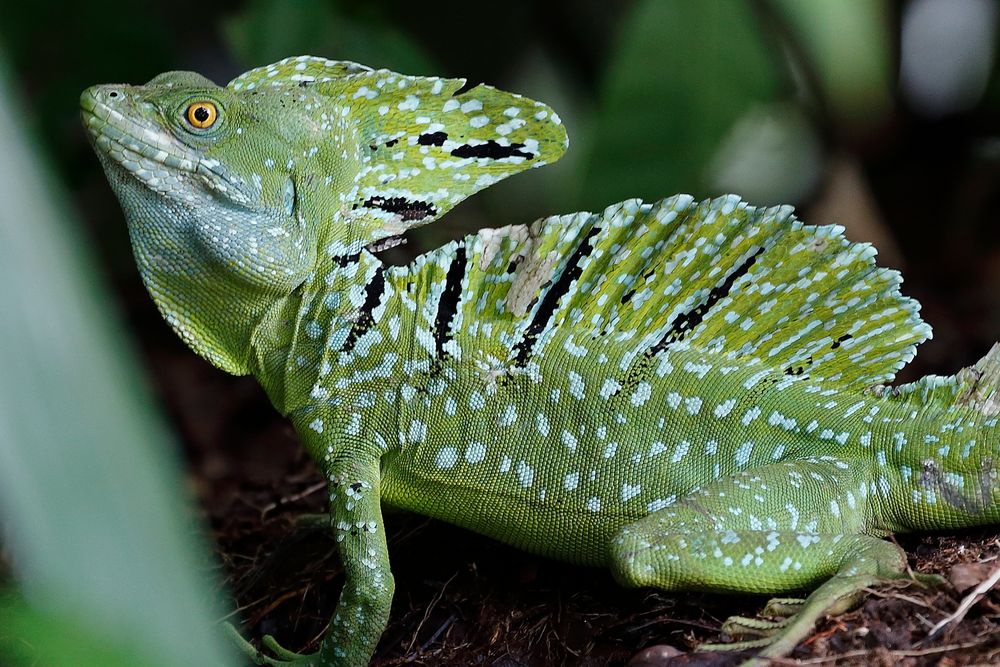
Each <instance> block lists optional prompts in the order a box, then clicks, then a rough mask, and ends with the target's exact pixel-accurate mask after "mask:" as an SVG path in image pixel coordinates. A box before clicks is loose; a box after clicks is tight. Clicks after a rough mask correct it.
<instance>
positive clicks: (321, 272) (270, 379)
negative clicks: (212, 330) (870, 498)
mask: <svg viewBox="0 0 1000 667" xmlns="http://www.w3.org/2000/svg"><path fill="white" fill-rule="evenodd" d="M383 270H384V266H383V264H382V262H381V261H380V260H379V259H378V258H377V257H375V256H374V255H372V254H371V253H370V252H368V251H366V250H362V251H361V252H359V253H358V254H354V255H346V256H345V255H335V256H332V257H330V256H325V255H324V257H323V259H322V260H321V262H320V263H319V265H318V267H317V270H316V271H315V272H313V273H312V274H310V275H309V276H308V277H307V278H306V280H305V282H304V283H303V284H302V285H300V286H299V288H298V289H296V290H295V291H294V292H293V293H292V294H290V295H288V296H287V297H285V298H283V299H280V300H278V301H275V302H273V303H272V305H271V308H270V309H269V310H268V311H267V312H266V313H264V314H263V316H262V317H261V318H260V320H259V324H258V326H257V327H256V329H255V331H254V332H253V340H252V345H251V347H252V372H253V373H254V375H255V376H256V377H257V378H258V379H259V380H260V382H261V384H262V385H263V387H264V389H265V391H267V394H268V396H269V397H270V398H271V402H272V403H273V404H274V405H275V407H276V408H277V409H278V410H279V411H280V412H281V413H282V414H284V415H286V416H287V415H290V414H292V413H295V412H298V411H301V410H303V409H308V410H310V411H313V410H321V411H323V412H339V411H341V408H348V409H349V408H350V406H351V405H352V404H353V402H352V401H353V399H352V398H351V397H350V391H349V389H347V388H346V387H345V386H341V385H344V384H345V383H338V382H337V380H336V378H338V377H341V376H343V375H344V374H345V373H347V374H350V373H351V372H354V371H355V370H357V369H356V368H354V367H353V365H351V364H348V365H346V366H345V363H344V362H345V350H350V349H351V348H353V346H354V345H355V343H356V342H357V340H358V339H359V337H360V336H362V335H363V334H364V333H365V331H367V330H368V329H369V328H371V327H372V326H373V323H374V321H375V318H374V315H373V311H374V310H375V309H376V308H378V307H379V303H378V301H379V300H381V297H382V289H381V288H379V289H377V290H376V289H374V288H373V285H378V284H380V283H381V278H380V276H381V274H382V272H383Z"/></svg>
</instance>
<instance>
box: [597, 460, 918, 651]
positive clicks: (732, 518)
mask: <svg viewBox="0 0 1000 667" xmlns="http://www.w3.org/2000/svg"><path fill="white" fill-rule="evenodd" d="M863 474H864V473H863V471H859V470H858V469H857V467H851V466H843V464H842V463H841V462H833V461H819V460H812V461H794V462H786V463H779V464H774V465H769V466H765V467H763V468H759V469H756V470H752V471H746V472H744V473H740V474H738V475H734V476H732V477H728V478H723V479H720V480H718V481H717V482H714V483H713V484H711V485H708V486H706V487H704V488H702V489H700V490H697V491H694V492H692V493H691V494H689V495H688V496H686V497H684V498H682V499H681V500H679V501H678V502H677V503H676V504H674V505H672V506H670V507H666V508H663V509H660V510H658V511H656V512H653V513H651V514H649V515H648V516H646V517H644V518H642V519H640V520H638V521H636V522H634V523H632V524H629V525H627V526H625V527H624V528H623V529H622V530H621V531H620V532H619V534H618V535H617V536H616V538H615V539H614V540H613V542H612V547H611V549H612V551H611V565H612V569H613V572H614V574H615V576H616V578H617V579H618V580H619V581H621V582H622V583H624V584H625V585H630V586H653V587H657V588H663V589H672V590H702V591H712V592H745V593H786V592H789V591H798V590H809V589H813V591H812V593H811V594H810V595H808V596H807V597H806V598H805V599H804V600H799V599H793V598H777V599H775V600H773V601H772V602H771V603H770V604H769V606H768V608H767V609H765V614H766V615H769V616H776V617H779V618H778V620H774V621H763V620H759V619H747V618H742V617H733V618H731V619H729V620H728V621H727V622H726V623H725V624H724V625H723V631H724V632H725V633H726V634H727V635H730V636H733V637H735V638H738V639H746V640H747V641H740V642H736V643H734V644H725V645H717V644H713V645H704V646H701V647H699V650H744V649H750V648H755V649H762V650H761V651H760V655H761V656H762V657H780V656H783V655H786V654H788V653H789V652H790V651H792V650H793V649H794V648H795V646H796V645H797V644H798V643H799V642H801V641H802V640H804V639H805V638H806V637H807V636H808V635H809V633H810V632H812V630H813V628H814V626H815V624H816V621H818V620H819V619H821V618H822V617H823V616H826V615H830V614H838V613H842V612H844V611H847V610H848V609H850V608H851V607H852V606H854V605H855V604H856V603H857V602H858V600H859V599H860V597H861V595H862V593H863V591H864V589H865V588H867V587H869V586H872V585H874V584H876V583H878V582H879V581H881V580H885V579H894V578H901V577H905V576H906V560H905V555H904V554H903V552H902V551H901V550H900V549H899V547H897V546H896V545H894V544H892V543H890V542H886V541H885V540H882V539H879V538H877V537H874V536H872V535H869V534H865V533H866V532H869V531H868V529H869V526H870V525H871V523H872V522H873V520H872V511H871V506H870V505H869V504H868V502H867V498H861V497H859V496H858V494H859V491H858V490H859V488H860V487H861V486H862V484H861V479H860V478H861V476H862V475H863ZM792 480H794V484H792V485H790V481H792ZM793 491H794V493H792V492H793ZM848 496H849V497H850V500H848ZM831 507H836V508H837V510H836V511H831Z"/></svg>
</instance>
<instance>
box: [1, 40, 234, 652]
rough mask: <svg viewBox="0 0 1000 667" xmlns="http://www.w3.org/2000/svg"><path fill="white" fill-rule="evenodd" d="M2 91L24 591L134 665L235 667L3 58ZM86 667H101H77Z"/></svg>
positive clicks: (7, 409) (175, 482)
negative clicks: (120, 649) (123, 652)
mask: <svg viewBox="0 0 1000 667" xmlns="http://www.w3.org/2000/svg"><path fill="white" fill-rule="evenodd" d="M0 89H2V90H4V91H5V95H4V96H2V97H0V201H2V202H3V206H2V207H0V303H2V304H3V310H2V311H0V368H2V369H3V371H2V373H0V510H2V512H3V515H4V522H5V524H6V526H7V527H8V528H9V531H8V534H9V543H8V544H9V546H10V550H11V552H12V553H13V555H14V559H13V560H14V566H15V573H16V574H17V576H18V577H19V579H20V583H21V591H22V592H23V594H24V596H25V598H26V599H27V600H28V602H29V603H30V604H31V605H32V606H33V607H34V608H35V609H36V610H38V611H39V613H41V614H43V615H44V616H45V617H47V618H51V617H62V618H70V619H86V622H87V625H88V628H87V629H88V631H90V632H93V633H94V636H95V637H102V638H105V639H106V638H120V639H122V640H123V641H125V642H126V643H127V644H129V645H131V646H133V647H136V650H142V651H143V652H144V653H143V659H142V660H140V661H135V662H134V663H133V664H142V665H147V664H148V665H153V664H156V665H166V666H172V665H177V666H178V667H179V666H181V665H183V666H189V665H226V664H231V663H230V662H229V660H228V656H227V652H226V650H225V644H224V643H223V641H222V635H221V633H219V632H217V630H216V627H215V625H214V622H213V621H214V618H215V617H217V615H216V612H215V611H214V610H213V609H212V605H211V604H210V602H209V600H208V598H210V596H211V591H213V590H214V586H213V585H212V584H210V583H209V582H208V581H207V578H206V577H204V576H200V575H199V572H201V571H202V570H201V563H200V562H199V559H198V557H197V555H196V554H198V553H203V552H204V547H195V546H194V545H193V544H192V542H193V541H194V540H193V539H192V538H193V537H194V536H195V534H196V533H197V530H196V529H195V527H193V526H191V525H189V524H188V522H187V521H186V520H185V519H184V518H183V517H184V515H185V511H186V509H185V506H184V505H183V503H182V502H181V498H180V493H179V492H178V490H179V489H183V488H184V484H183V482H182V479H181V476H180V474H179V471H178V463H177V460H176V458H175V457H174V456H172V455H171V454H172V453H173V450H174V443H172V442H171V440H170V438H169V437H168V436H167V434H166V431H165V428H164V425H163V423H162V421H161V420H160V419H159V418H158V416H157V415H156V414H155V412H154V410H153V409H152V407H151V403H152V402H151V400H150V396H149V392H148V391H147V390H146V388H145V387H143V386H142V385H141V384H140V383H139V380H138V376H137V374H136V370H135V363H134V359H133V354H132V350H131V348H130V346H129V345H128V344H127V343H126V342H125V338H124V336H123V334H122V331H121V328H120V326H119V324H118V321H117V318H116V315H115V314H114V313H113V312H112V310H111V309H110V308H109V307H108V304H107V302H106V300H105V299H106V298H105V297H104V296H103V286H102V284H101V280H100V279H99V277H98V276H97V275H96V273H95V271H94V269H93V266H92V265H91V264H90V260H89V257H88V256H86V255H85V253H84V250H85V248H86V244H85V243H84V241H83V239H82V238H81V237H80V235H79V234H78V227H77V223H75V221H73V220H72V218H71V216H69V215H68V213H67V211H66V210H65V209H64V208H63V207H62V204H61V203H62V202H64V201H66V195H65V193H64V192H63V190H62V188H61V187H60V185H59V184H58V183H56V182H54V181H53V180H51V179H50V178H48V177H47V172H46V169H45V168H44V167H43V165H42V160H41V158H40V157H39V154H38V153H37V151H35V150H33V148H32V146H30V145H29V143H28V141H27V139H26V135H25V133H24V130H23V128H22V127H21V125H20V123H19V122H18V121H19V119H21V118H22V117H23V116H22V114H20V113H19V111H20V109H18V108H17V107H16V103H15V101H14V100H13V99H12V98H13V97H15V96H14V95H12V90H13V85H12V84H11V82H10V79H9V78H8V77H7V75H6V69H5V67H4V63H3V58H2V55H0ZM93 168H94V169H96V168H97V164H96V160H95V161H94V165H93ZM122 233H123V234H124V229H123V231H122ZM33 627H40V626H37V625H36V626H33ZM78 629H79V630H80V631H82V628H78ZM26 640H28V641H32V642H34V643H36V644H37V643H38V641H39V640H41V641H45V640H46V638H45V637H41V638H40V637H29V638H26ZM91 664H94V665H103V664H105V663H102V662H97V663H85V662H82V661H80V662H77V663H75V665H79V666H84V665H91Z"/></svg>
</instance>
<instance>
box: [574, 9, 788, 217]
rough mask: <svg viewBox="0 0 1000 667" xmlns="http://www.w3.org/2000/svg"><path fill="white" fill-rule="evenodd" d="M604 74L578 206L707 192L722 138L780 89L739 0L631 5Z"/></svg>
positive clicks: (771, 58)
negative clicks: (710, 167) (709, 167)
mask: <svg viewBox="0 0 1000 667" xmlns="http://www.w3.org/2000/svg"><path fill="white" fill-rule="evenodd" d="M617 43H618V46H617V50H616V51H615V53H614V56H613V57H612V59H611V61H610V63H609V65H608V67H607V70H606V71H605V74H604V77H603V83H602V90H601V93H600V95H599V99H600V106H599V108H598V111H597V116H596V118H595V119H594V122H593V126H592V138H591V143H592V148H591V151H590V154H589V155H588V156H587V159H586V161H585V165H584V168H583V178H582V180H581V186H582V187H581V190H580V192H579V197H578V199H579V201H580V203H582V204H583V205H584V207H591V208H602V207H604V206H606V205H607V204H608V203H609V202H614V201H619V200H621V199H624V198H627V197H643V198H646V199H658V198H660V197H663V196H665V195H666V194H668V193H673V192H690V193H692V194H694V195H696V196H698V197H702V196H705V195H707V194H710V192H709V188H708V187H706V185H707V184H706V180H705V179H706V166H707V163H708V161H709V159H710V158H711V156H712V155H713V153H714V151H715V150H716V148H717V147H718V145H719V143H720V142H721V140H722V138H723V137H724V136H725V134H726V133H727V132H728V131H729V130H730V128H731V127H732V126H733V124H734V123H735V122H736V120H737V119H739V118H740V117H741V116H742V115H743V114H744V113H746V112H747V111H748V110H749V109H750V108H751V107H752V106H754V105H755V104H756V103H758V102H763V101H767V100H771V99H772V98H774V97H775V96H776V95H777V94H778V92H779V91H780V90H781V89H782V87H783V85H784V84H785V81H784V78H783V72H782V68H781V61H780V59H778V58H777V57H776V54H774V53H772V52H771V50H770V49H769V48H768V46H767V45H766V42H765V40H764V36H763V35H762V34H761V31H760V26H759V22H758V17H757V16H756V15H755V14H754V12H753V11H752V10H751V7H750V4H749V3H748V2H744V1H743V0H724V1H720V2H688V1H687V0H644V1H642V2H639V3H638V4H636V6H635V9H634V10H633V11H632V13H631V15H630V16H629V18H628V20H627V21H626V22H625V24H624V25H623V26H622V29H621V31H620V32H619V34H618V38H617Z"/></svg>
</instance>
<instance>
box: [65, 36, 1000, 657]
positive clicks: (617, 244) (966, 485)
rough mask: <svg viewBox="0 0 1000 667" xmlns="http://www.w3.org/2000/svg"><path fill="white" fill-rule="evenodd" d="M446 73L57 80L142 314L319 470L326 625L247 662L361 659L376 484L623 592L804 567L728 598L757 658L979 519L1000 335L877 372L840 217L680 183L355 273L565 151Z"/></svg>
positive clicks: (733, 585)
mask: <svg viewBox="0 0 1000 667" xmlns="http://www.w3.org/2000/svg"><path fill="white" fill-rule="evenodd" d="M463 83H464V82H463V81H462V80H456V79H441V78H424V77H411V76H403V75H400V74H397V73H394V72H390V71H386V70H372V69H369V68H367V67H364V66H361V65H357V64H354V63H348V62H336V61H330V60H325V59H322V58H313V57H304V56H303V57H297V58H289V59H286V60H283V61H281V62H279V63H275V64H273V65H270V66H267V67H261V68H258V69H254V70H251V71H249V72H247V73H245V74H243V75H241V76H239V77H237V78H236V79H234V80H233V81H231V82H230V83H229V84H228V85H227V86H225V87H219V86H216V85H215V84H213V83H212V82H211V81H209V80H207V79H205V78H203V77H201V76H199V75H197V74H193V73H190V72H170V73H166V74H162V75H160V76H157V77H156V78H154V79H153V80H151V81H150V82H149V83H147V84H146V85H143V86H127V85H104V86H95V87H93V88H90V89H88V90H87V91H85V92H84V93H83V96H82V107H83V119H84V123H85V125H86V127H87V129H88V130H89V133H90V136H91V139H92V141H93V143H94V145H95V147H96V150H97V154H98V156H99V158H100V160H101V163H102V164H103V166H104V169H105V171H106V173H107V177H108V180H109V181H110V183H111V186H112V188H113V189H114V191H115V193H116V194H117V196H118V198H119V200H120V201H121V205H122V209H123V211H124V213H125V217H126V219H127V221H128V229H129V233H130V236H131V240H132V246H133V249H134V253H135V257H136V260H137V262H138V265H139V268H140V271H141V274H142V278H143V280H144V282H145V284H146V286H147V287H148V289H149V292H150V293H151V294H152V296H153V299H154V300H155V301H156V304H157V306H158V307H159V309H160V311H161V312H162V314H163V316H164V317H165V318H166V320H167V321H168V322H169V323H170V325H171V326H172V327H173V328H174V330H175V331H176V332H177V333H178V334H179V335H180V336H181V337H182V338H183V339H184V340H185V341H186V342H187V343H188V345H190V346H191V347H192V348H193V349H194V350H195V351H196V352H197V353H198V354H200V355H202V356H203V357H205V358H206V359H208V360H209V361H211V362H212V363H213V364H215V365H216V366H218V367H219V368H221V369H223V370H225V371H228V372H230V373H235V374H253V375H254V376H256V377H257V378H258V379H259V381H260V382H261V384H262V385H263V386H264V388H265V389H266V391H267V393H268V395H269V396H270V399H271V400H272V402H273V403H274V405H275V406H276V407H277V409H278V410H280V411H281V412H282V413H283V414H285V415H287V416H288V418H289V419H290V420H291V421H292V422H293V423H294V425H295V427H296V429H297V431H298V433H299V435H300V437H301V440H302V443H303V445H304V446H305V447H306V448H307V450H308V451H309V453H310V454H311V455H312V456H313V457H314V458H315V460H316V461H317V463H318V464H319V466H320V467H321V469H322V470H323V471H324V473H325V475H326V476H327V478H328V480H329V497H330V508H331V528H332V531H333V533H334V535H335V538H336V541H337V542H338V544H339V549H340V557H341V559H342V561H343V565H344V569H345V583H344V586H343V590H342V592H341V597H340V600H339V604H338V606H337V610H336V613H335V615H334V616H333V619H332V620H331V623H330V628H329V631H328V632H327V634H326V637H325V638H324V639H323V641H322V644H321V646H320V648H319V652H318V653H316V654H313V655H301V654H298V653H293V652H291V651H287V650H285V649H283V648H281V647H280V646H279V645H278V644H277V642H275V641H274V640H273V639H271V638H266V639H265V644H266V645H267V647H268V648H269V649H270V652H271V653H272V654H273V655H264V654H262V653H259V652H258V651H257V650H255V649H254V648H253V647H252V646H250V645H249V644H247V643H246V642H242V645H243V646H244V648H245V649H246V651H247V652H248V653H249V654H250V655H251V656H252V657H253V658H254V659H256V660H259V661H261V662H264V663H266V664H271V665H278V664H301V665H362V664H365V663H366V662H367V661H368V660H369V659H370V657H371V655H372V652H373V651H374V648H375V646H376V643H377V641H378V639H379V637H380V635H381V633H382V631H383V630H384V628H385V625H386V621H387V618H388V615H389V609H390V603H391V600H392V594H393V576H392V572H391V570H390V567H389V554H388V553H387V550H386V538H385V531H384V527H383V522H382V515H381V509H380V508H381V503H386V504H388V505H393V506H397V507H401V508H405V509H408V510H412V511H415V512H419V513H422V514H425V515H428V516H431V517H436V518H438V519H442V520H445V521H449V522H452V523H454V524H458V525H460V526H464V527H466V528H469V529H471V530H474V531H478V532H480V533H484V534H486V535H489V536H492V537H494V538H496V539H498V540H502V541H504V542H507V543H510V544H513V545H516V546H518V547H522V548H524V549H528V550H531V551H534V552H537V553H539V554H544V555H546V556H551V557H553V558H560V559H565V560H568V561H573V562H577V563H585V564H592V565H600V566H606V567H608V568H610V569H611V570H612V571H613V573H614V575H615V577H616V578H617V579H618V580H620V581H621V582H622V583H623V584H626V585H629V586H656V587H660V588H663V589H669V590H679V589H698V590H707V591H745V592H751V593H781V592H786V591H793V590H803V589H804V590H812V592H811V593H810V594H809V595H808V597H806V598H805V599H804V600H797V599H796V600H792V599H785V600H777V601H775V602H774V604H772V605H771V607H770V610H769V611H770V612H771V613H772V614H775V615H779V616H783V617H784V618H783V619H782V620H779V621H772V622H767V621H755V620H752V619H744V618H733V619H730V621H729V622H727V624H726V626H725V627H726V629H727V630H728V631H729V633H730V634H734V635H738V636H739V635H743V636H755V637H758V636H759V635H761V634H763V635H764V637H763V638H758V639H753V640H749V641H745V642H742V643H739V644H736V645H735V646H736V647H749V646H752V647H759V648H761V655H762V656H779V655H783V654H785V653H787V652H788V651H790V650H791V649H792V648H794V646H795V645H796V643H797V642H799V641H800V640H801V639H802V638H803V637H805V636H806V635H807V634H808V633H809V631H810V630H811V629H812V627H813V625H814V623H815V621H816V620H817V618H819V617H820V616H821V615H823V614H826V613H831V612H836V611H838V610H842V609H845V608H846V607H847V606H849V605H850V604H851V603H852V602H854V601H855V600H856V598H857V597H858V595H859V594H860V592H861V590H862V589H863V588H864V587H866V586H869V585H871V584H873V583H875V582H877V581H879V580H882V579H887V578H898V577H903V576H905V572H906V561H905V558H904V554H903V553H902V552H901V550H900V549H899V548H898V547H897V546H895V545H894V544H892V543H890V542H888V541H885V540H883V539H880V538H881V537H883V536H886V535H888V534H890V533H893V532H897V531H906V530H914V529H928V528H935V529H940V528H955V527H960V526H970V525H976V524H983V523H990V522H996V521H998V520H1000V485H998V483H997V467H996V465H995V463H994V457H995V456H996V452H997V446H998V441H1000V438H998V435H997V415H998V412H1000V395H998V394H997V391H996V389H997V379H998V377H1000V351H998V348H994V349H993V350H992V351H991V352H990V353H989V354H988V355H987V356H986V357H985V358H984V359H983V360H982V361H981V362H980V363H979V364H977V365H976V366H975V367H972V368H967V369H964V370H962V371H960V372H959V373H958V374H957V375H955V376H953V377H936V376H931V377H926V378H924V379H922V380H920V381H918V382H915V383H912V384H907V385H903V386H899V387H890V386H887V385H886V383H888V382H889V381H891V380H892V378H893V376H894V374H895V373H896V371H898V370H899V369H900V368H901V367H902V366H903V365H904V364H905V363H906V362H907V361H908V360H909V359H910V358H911V357H912V356H913V354H914V349H915V347H916V345H917V344H919V343H920V342H921V341H923V340H925V339H926V338H928V337H929V336H930V328H929V327H928V326H927V325H926V324H925V323H924V322H922V321H921V320H920V318H919V316H918V305H917V303H916V302H914V301H912V300H911V299H908V298H905V297H903V296H901V295H900V293H899V291H898V286H899V283H900V278H899V275H898V274H897V273H896V272H894V271H890V270H887V269H883V268H878V267H876V265H875V262H874V255H875V250H874V249H873V248H872V247H871V246H869V245H865V244H854V243H851V242H849V241H847V240H846V239H845V238H844V237H843V235H842V229H840V228H838V227H811V226H807V225H803V224H802V223H800V222H799V221H797V220H796V219H795V218H794V217H793V215H792V210H791V209H790V208H789V207H778V208H768V209H760V208H754V207H752V206H749V205H747V204H745V203H743V202H741V201H740V200H739V199H738V198H737V197H733V196H729V197H722V198H719V199H714V200H711V201H704V202H696V201H693V200H692V198H691V197H687V196H675V197H671V198H668V199H664V200H661V201H657V202H652V203H643V202H641V201H638V200H629V201H624V202H621V203H619V204H615V205H613V206H610V207H609V208H607V209H606V210H604V211H601V212H598V213H576V214H572V215H560V216H553V217H549V218H545V219H541V220H538V221H536V222H534V223H533V224H530V225H527V226H511V227H505V228H502V229H484V230H482V231H480V232H479V233H478V234H474V235H471V236H468V237H466V238H464V239H462V240H460V241H457V242H452V243H449V244H447V245H445V246H443V247H441V248H438V249H437V250H434V251H431V252H429V253H426V254H424V255H421V256H420V257H418V258H416V259H415V260H414V261H413V262H412V263H411V264H410V265H409V266H405V267H395V266H386V265H384V264H383V263H382V262H381V261H380V260H379V259H378V258H377V257H376V256H375V254H373V252H374V251H375V250H376V249H377V248H378V247H382V246H384V245H386V244H388V243H392V240H393V239H395V238H396V237H398V236H399V235H401V234H402V233H404V232H405V231H406V230H408V229H411V228H413V227H416V226H418V225H423V224H427V223H429V222H431V221H433V220H436V219H437V218H438V217H440V216H441V215H443V214H444V213H445V212H447V211H448V210H449V209H450V208H451V207H453V206H454V205H455V204H457V203H458V202H460V201H461V200H462V199H464V198H465V197H467V196H469V195H471V194H472V193H474V192H476V191H478V190H480V189H482V188H484V187H486V186H488V185H490V184H492V183H494V182H496V181H497V180H499V179H502V178H504V177H506V176H509V175H511V174H514V173H516V172H519V171H521V170H524V169H527V168H529V167H539V166H542V165H544V164H546V163H549V162H552V161H553V160H555V159H557V158H559V157H560V155H561V154H562V153H563V151H564V149H565V147H566V145H567V142H566V134H565V131H564V129H563V126H562V125H561V123H560V119H559V117H558V116H557V115H556V114H555V113H554V112H553V111H552V110H551V109H550V108H549V107H547V106H545V105H544V104H542V103H539V102H535V101H532V100H529V99H525V98H523V97H520V96H518V95H514V94H510V93H506V92H502V91H499V90H497V89H495V88H492V87H489V86H482V85H481V86H476V87H474V88H471V89H469V90H465V91H462V90H460V89H461V87H462V86H463ZM240 641H242V640H240Z"/></svg>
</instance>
